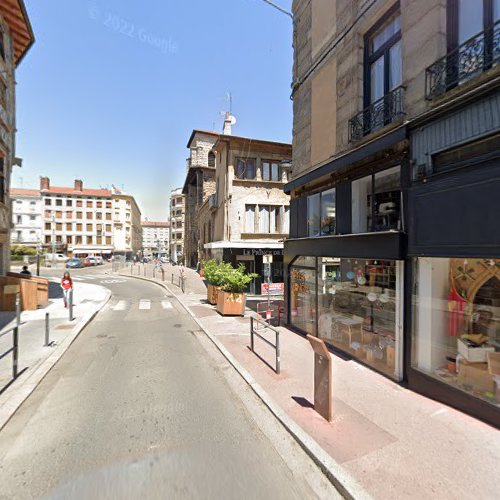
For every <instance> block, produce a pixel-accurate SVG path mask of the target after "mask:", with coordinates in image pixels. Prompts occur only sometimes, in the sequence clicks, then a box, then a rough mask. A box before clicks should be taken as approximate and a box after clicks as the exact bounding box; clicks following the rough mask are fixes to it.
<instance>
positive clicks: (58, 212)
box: [56, 210, 63, 219]
mask: <svg viewBox="0 0 500 500" xmlns="http://www.w3.org/2000/svg"><path fill="white" fill-rule="evenodd" d="M62 216H63V215H62V212H61V211H60V210H58V211H57V212H56V218H57V219H62Z"/></svg>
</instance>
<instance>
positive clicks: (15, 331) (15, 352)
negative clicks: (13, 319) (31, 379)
mask: <svg viewBox="0 0 500 500" xmlns="http://www.w3.org/2000/svg"><path fill="white" fill-rule="evenodd" d="M10 332H12V347H11V348H10V349H7V350H6V351H4V352H3V353H2V354H0V359H3V358H5V356H8V355H9V354H11V353H12V378H13V379H15V378H17V376H18V374H19V367H18V363H19V325H18V324H16V325H15V326H13V327H11V328H9V329H8V330H5V331H4V332H2V333H0V337H3V336H5V335H7V334H8V333H10Z"/></svg>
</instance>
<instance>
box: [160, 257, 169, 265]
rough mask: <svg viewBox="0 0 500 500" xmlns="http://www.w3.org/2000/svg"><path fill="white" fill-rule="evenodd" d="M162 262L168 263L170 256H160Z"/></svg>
mask: <svg viewBox="0 0 500 500" xmlns="http://www.w3.org/2000/svg"><path fill="white" fill-rule="evenodd" d="M160 262H161V263H162V264H168V257H165V256H163V257H160Z"/></svg>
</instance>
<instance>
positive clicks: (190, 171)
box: [182, 130, 219, 267]
mask: <svg viewBox="0 0 500 500" xmlns="http://www.w3.org/2000/svg"><path fill="white" fill-rule="evenodd" d="M218 137H219V134H218V133H216V132H207V131H202V130H193V132H192V134H191V137H190V138H189V141H188V143H187V147H188V148H189V150H190V157H189V158H188V160H187V173H186V180H185V182H184V187H183V189H182V192H183V194H184V196H185V204H186V220H185V224H186V232H185V238H186V239H185V250H184V253H185V263H186V265H187V266H190V267H195V266H196V264H197V263H198V261H199V258H200V255H199V241H200V228H199V224H198V221H199V211H200V208H201V207H202V206H203V204H204V203H205V202H206V201H207V199H208V197H209V196H210V195H211V194H212V193H213V192H214V191H215V158H214V156H213V153H212V147H213V145H214V144H215V142H216V141H217V138H218Z"/></svg>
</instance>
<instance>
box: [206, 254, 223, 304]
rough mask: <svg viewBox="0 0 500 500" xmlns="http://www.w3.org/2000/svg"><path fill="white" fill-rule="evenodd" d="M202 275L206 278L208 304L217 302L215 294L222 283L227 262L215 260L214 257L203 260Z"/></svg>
mask: <svg viewBox="0 0 500 500" xmlns="http://www.w3.org/2000/svg"><path fill="white" fill-rule="evenodd" d="M202 265H203V277H204V278H205V279H206V280H207V285H208V286H207V301H208V303H209V304H212V305H215V304H217V294H218V292H219V290H220V287H221V285H222V280H223V275H224V267H227V264H225V263H223V262H221V263H219V262H217V261H216V260H214V259H210V260H207V261H203V263H202Z"/></svg>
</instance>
